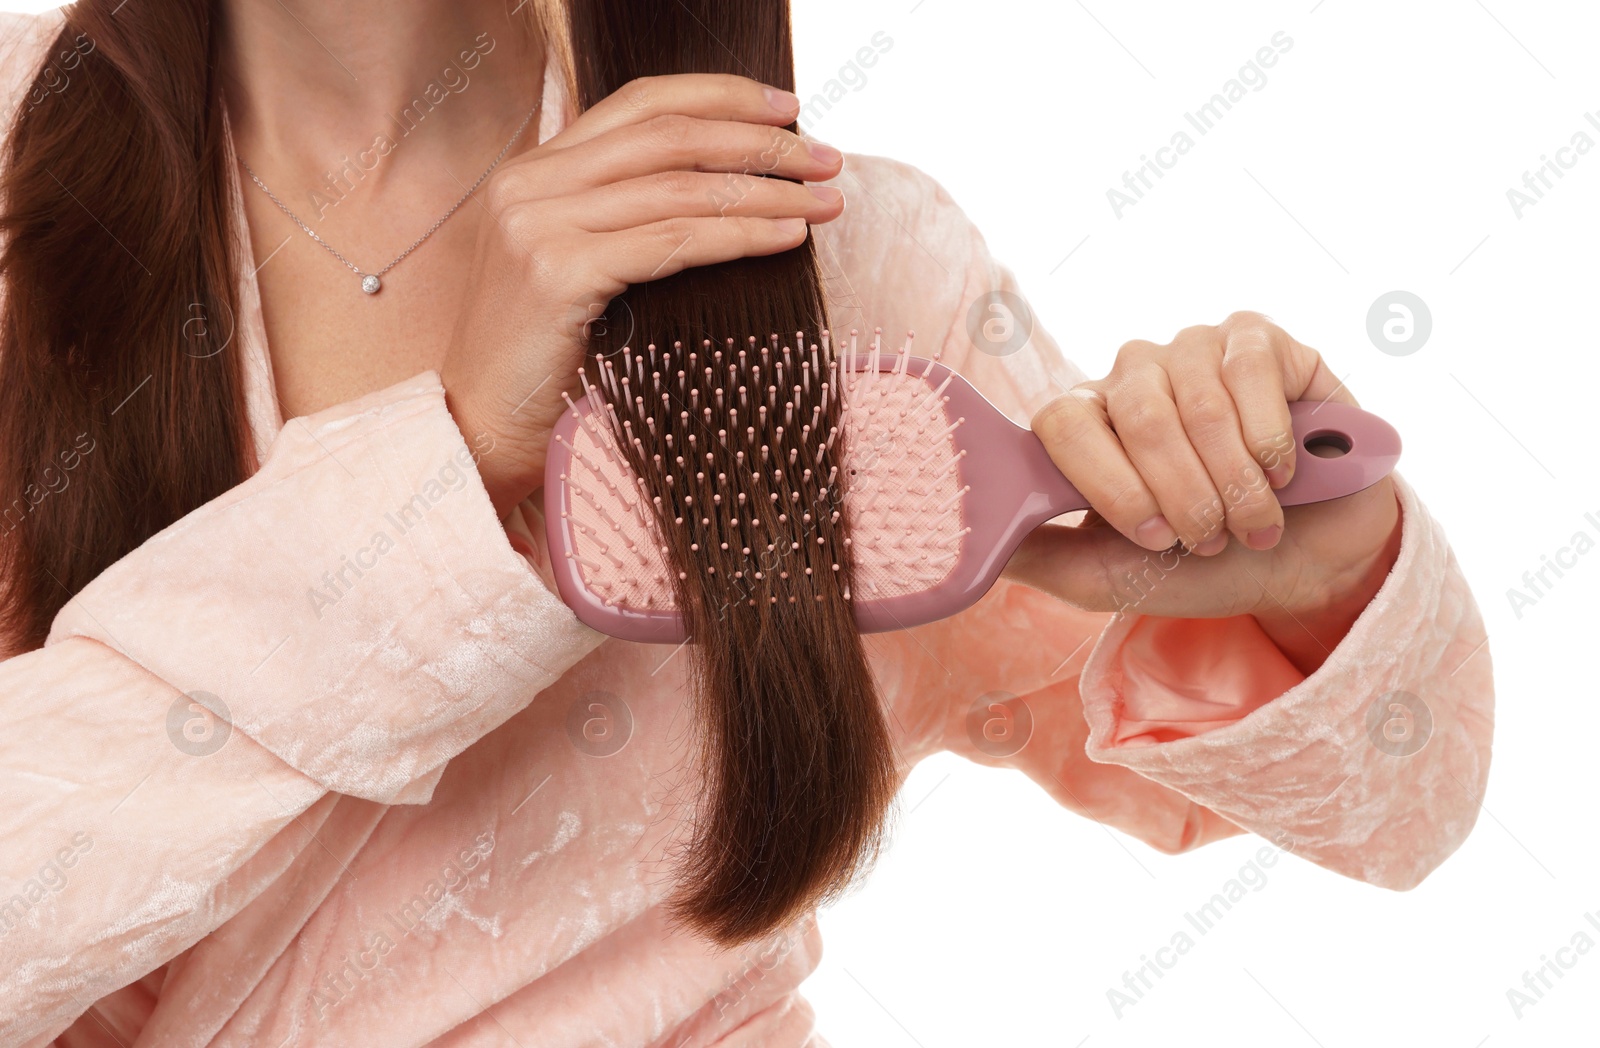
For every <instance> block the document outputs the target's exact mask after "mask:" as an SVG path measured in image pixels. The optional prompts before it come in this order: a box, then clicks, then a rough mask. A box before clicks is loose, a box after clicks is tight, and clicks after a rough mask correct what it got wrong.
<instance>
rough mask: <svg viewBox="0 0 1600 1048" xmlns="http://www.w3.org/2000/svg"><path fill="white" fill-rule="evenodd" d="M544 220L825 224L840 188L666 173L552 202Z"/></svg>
mask: <svg viewBox="0 0 1600 1048" xmlns="http://www.w3.org/2000/svg"><path fill="white" fill-rule="evenodd" d="M551 204H552V205H553V207H551V209H550V211H549V212H548V213H547V215H546V217H547V220H550V221H553V222H555V223H558V224H561V223H565V224H569V225H570V226H572V227H573V228H578V229H584V230H587V231H589V232H594V233H611V232H615V231H617V230H619V229H630V228H632V227H634V226H642V225H648V224H650V223H652V222H659V221H662V220H664V219H669V218H709V217H714V216H722V215H729V216H742V217H747V218H803V219H805V220H806V221H807V222H811V223H820V222H831V221H833V220H834V219H835V218H838V217H839V215H840V214H841V213H842V212H843V211H844V191H843V190H840V189H838V188H837V187H834V186H807V185H802V184H800V183H798V182H790V181H788V180H787V179H782V178H759V177H755V176H747V175H733V174H726V173H724V174H714V173H710V172H699V171H666V172H663V173H661V174H657V175H646V176H644V177H642V178H630V179H627V180H625V181H622V182H613V183H612V184H610V185H607V186H601V187H599V188H598V189H593V190H589V191H587V192H583V193H578V194H575V195H572V196H567V197H562V198H560V199H559V200H557V201H552V202H551Z"/></svg>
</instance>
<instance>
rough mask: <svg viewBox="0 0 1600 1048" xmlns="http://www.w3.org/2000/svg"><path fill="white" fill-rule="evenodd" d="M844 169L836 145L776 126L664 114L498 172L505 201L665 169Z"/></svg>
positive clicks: (816, 174) (810, 176) (828, 173)
mask: <svg viewBox="0 0 1600 1048" xmlns="http://www.w3.org/2000/svg"><path fill="white" fill-rule="evenodd" d="M843 168H844V161H843V158H842V156H841V155H840V153H839V151H838V150H836V149H834V148H833V147H832V146H828V145H824V144H823V143H821V142H806V141H805V140H803V139H802V138H800V137H799V136H798V135H796V134H794V133H793V132H791V131H787V130H785V129H783V128H779V127H762V126H760V125H757V124H747V123H736V122H731V121H726V120H705V119H700V118H697V117H689V116H682V115H678V114H667V115H665V116H658V117H652V118H651V119H650V120H648V121H646V122H644V123H641V124H631V125H628V126H625V127H621V128H618V129H616V130H614V131H608V132H606V133H605V134H603V135H599V136H598V137H596V138H594V139H592V140H590V141H588V142H584V143H583V144H581V145H576V146H573V147H571V148H569V149H563V150H561V151H559V152H555V153H547V154H541V155H539V156H536V157H533V158H532V159H531V160H530V161H529V162H528V163H526V164H523V165H521V166H519V167H516V168H512V169H510V170H507V171H504V172H502V173H501V175H500V177H499V178H497V179H496V187H495V195H496V196H497V197H499V198H501V203H502V205H505V204H510V203H513V202H516V201H519V200H539V199H546V198H549V197H556V196H561V195H564V194H567V193H571V192H574V191H577V190H582V189H592V188H596V187H598V186H603V185H609V184H611V183H613V182H621V181H623V180H625V179H629V178H640V177H643V176H646V175H653V174H659V173H661V172H664V171H717V172H732V173H735V174H737V175H746V176H756V175H775V176H778V177H780V178H789V179H794V180H796V181H806V182H825V181H827V180H829V179H831V178H833V177H834V176H835V175H837V174H838V173H839V172H840V171H841V170H843Z"/></svg>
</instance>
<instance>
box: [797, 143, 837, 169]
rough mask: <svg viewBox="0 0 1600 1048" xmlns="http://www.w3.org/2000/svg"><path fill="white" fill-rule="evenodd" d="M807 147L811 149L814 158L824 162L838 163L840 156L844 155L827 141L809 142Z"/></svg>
mask: <svg viewBox="0 0 1600 1048" xmlns="http://www.w3.org/2000/svg"><path fill="white" fill-rule="evenodd" d="M806 149H807V150H809V151H810V153H811V156H812V157H813V158H814V159H816V160H819V161H821V162H822V163H824V164H837V163H838V162H839V160H840V158H842V157H843V156H844V154H843V153H841V152H839V151H838V150H837V149H835V148H833V147H832V146H830V145H828V143H826V142H807V143H806Z"/></svg>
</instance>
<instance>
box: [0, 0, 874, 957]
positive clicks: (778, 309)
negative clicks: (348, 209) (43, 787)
mask: <svg viewBox="0 0 1600 1048" xmlns="http://www.w3.org/2000/svg"><path fill="white" fill-rule="evenodd" d="M113 4H115V5H116V6H115V10H116V11H117V15H116V17H115V18H112V17H111V11H112V10H113ZM537 9H539V10H541V17H542V19H543V20H544V22H545V24H546V29H547V32H548V31H551V30H552V29H553V30H554V31H556V32H557V33H558V34H559V35H558V36H557V38H556V39H557V42H558V43H560V44H562V45H564V46H563V47H561V48H558V51H560V53H561V54H563V55H564V59H565V61H566V63H567V64H568V66H569V69H568V70H567V74H568V75H569V77H570V79H571V81H572V83H573V86H574V88H575V95H576V99H577V103H578V105H579V107H580V108H588V107H589V106H592V105H593V104H595V103H596V102H598V101H599V100H600V99H602V98H604V97H606V96H607V95H609V94H611V93H612V92H613V91H615V90H616V89H617V88H619V87H621V86H622V85H623V84H625V83H627V82H628V81H629V80H632V79H634V78H636V77H640V76H650V75H660V74H667V73H680V72H726V73H737V74H740V75H744V76H748V77H752V78H754V79H757V80H760V81H762V82H764V83H768V84H772V85H774V86H778V87H783V88H788V89H791V90H792V89H793V87H794V68H793V56H792V45H791V38H790V28H789V6H788V2H787V0H739V2H738V3H736V4H735V3H727V2H722V0H567V2H566V3H561V2H560V0H546V2H544V3H543V4H541V5H540V7H539V8H537ZM66 17H67V21H66V25H65V27H64V28H63V29H62V31H61V33H60V34H59V36H58V38H57V40H56V42H55V46H54V47H53V48H52V50H51V55H52V56H54V55H56V54H58V53H60V52H62V51H63V49H73V48H76V50H77V52H78V53H79V54H80V55H81V58H80V59H78V60H75V61H74V64H75V66H76V67H77V68H76V69H75V71H74V76H73V77H72V82H70V83H69V84H68V85H67V86H66V87H65V88H63V89H61V90H59V91H57V90H54V88H53V85H54V83H55V81H54V80H52V81H50V82H49V83H48V84H47V83H46V81H47V76H48V74H49V68H50V67H49V64H48V61H47V64H46V66H45V68H44V69H43V70H41V72H40V73H39V75H38V76H37V77H36V79H35V83H34V91H33V93H32V94H31V95H30V96H29V98H28V99H27V100H25V101H26V103H27V104H25V106H24V108H23V109H22V110H21V111H20V112H19V114H18V116H17V118H16V124H15V127H14V129H13V132H12V135H11V139H10V142H9V145H8V149H7V155H6V157H5V160H6V170H5V174H4V182H3V192H4V215H3V217H0V231H3V232H4V234H5V235H6V236H7V242H6V245H5V249H4V252H3V254H0V280H3V282H4V283H3V286H4V290H5V295H6V302H5V307H6V308H5V310H4V315H3V317H0V558H3V559H0V630H3V631H4V634H5V635H6V636H8V637H9V638H10V639H11V640H12V643H13V646H14V648H15V649H16V650H26V649H28V648H32V647H36V646H38V645H39V644H40V643H42V642H43V639H44V637H45V635H46V633H47V632H48V629H49V625H50V622H51V620H52V619H53V617H54V615H55V613H56V612H57V611H58V610H59V609H60V607H61V606H62V605H63V604H64V603H65V602H66V601H67V600H68V599H70V597H71V596H72V594H74V593H76V592H77V591H78V590H79V589H80V588H82V586H83V585H84V584H86V583H87V582H88V581H90V580H91V579H93V578H94V577H95V576H96V575H97V574H99V573H100V572H101V571H102V570H104V569H105V568H106V567H107V566H108V565H109V564H111V563H112V562H113V561H115V560H116V559H117V558H119V557H120V556H122V555H123V554H125V553H126V552H128V551H129V550H131V549H133V548H135V547H136V546H138V545H139V544H140V543H142V542H143V541H144V540H145V539H147V538H148V537H149V536H150V535H152V534H154V533H155V532H156V531H159V530H160V529H161V528H163V527H165V526H166V525H168V524H170V523H171V522H173V521H175V520H177V519H178V518H179V517H181V516H183V515H184V514H186V513H188V512H190V511H191V510H193V509H194V508H195V507H197V506H199V505H200V504H202V503H204V502H206V501H207V500H209V499H211V498H214V497H215V496H217V495H219V494H221V493H222V492H224V491H226V490H227V489H228V488H230V487H232V486H234V485H236V484H238V483H239V482H240V481H241V480H243V479H244V478H245V477H246V476H248V475H249V473H250V472H251V471H252V470H253V469H254V467H255V463H254V460H253V453H252V451H251V448H250V443H249V439H248V435H249V434H248V428H247V425H246V419H245V411H244V398H243V392H242V379H241V372H240V367H239V363H238V360H237V357H236V355H235V352H233V351H231V350H232V347H231V346H230V345H229V341H228V340H229V339H230V338H231V332H232V326H233V317H234V316H235V306H236V304H235V284H234V282H235V279H236V277H237V274H238V266H239V265H240V263H239V261H238V260H237V258H236V256H235V254H234V252H235V251H236V249H237V246H236V244H235V242H234V241H235V238H234V236H233V227H232V224H231V222H232V219H231V217H230V211H229V207H228V205H229V201H228V199H227V191H228V187H229V185H230V174H231V173H230V172H229V171H228V170H227V169H226V164H227V162H228V158H227V155H226V140H225V135H224V128H223V124H222V112H223V109H222V97H221V87H220V83H219V77H218V74H217V61H216V59H217V49H218V45H219V39H220V35H221V34H220V32H219V31H218V27H217V24H216V12H215V11H214V10H213V5H212V3H210V2H209V0H172V2H169V3H167V4H162V5H159V6H157V5H139V4H126V5H124V4H120V3H119V2H118V0H79V2H78V3H76V4H74V5H73V6H71V7H70V8H68V9H67V14H66ZM41 87H43V88H44V90H41ZM35 102H36V104H35ZM790 130H793V126H792V125H791V127H790ZM767 166H770V165H763V163H762V162H761V161H759V160H758V159H756V158H752V162H751V165H750V171H751V175H750V177H762V175H763V168H764V167H767ZM130 171H132V172H137V177H128V172H130ZM739 184H740V183H739V182H738V181H737V180H734V181H731V182H730V184H729V185H730V191H729V194H728V195H729V196H732V197H736V196H737V195H738V186H739ZM608 313H609V314H610V315H611V316H612V317H613V318H614V319H616V320H617V322H615V323H612V324H607V325H601V326H597V327H596V328H595V331H596V332H597V333H599V332H605V333H604V334H597V335H596V339H595V343H594V345H593V346H592V347H591V353H592V358H593V359H592V361H591V363H593V362H595V361H599V360H602V359H603V360H612V359H618V357H617V354H618V351H619V350H620V349H621V340H622V339H623V338H625V337H626V336H627V334H628V333H629V332H632V333H633V335H634V338H633V343H634V345H635V346H636V347H638V346H642V343H643V342H644V341H646V340H650V339H653V340H655V341H658V342H660V343H661V344H662V346H663V347H666V346H668V345H670V343H671V342H672V341H674V340H683V341H684V343H685V345H687V346H690V347H700V346H701V345H702V344H703V343H702V340H704V339H714V340H717V343H718V346H719V347H720V346H725V343H723V342H722V340H723V339H726V338H740V339H742V338H743V336H745V335H749V334H761V335H763V336H764V335H765V333H767V332H772V331H776V332H783V333H785V337H786V338H787V336H788V334H789V333H793V332H797V331H799V332H805V333H808V334H809V336H810V337H811V338H812V339H813V340H814V339H815V338H816V336H817V333H818V331H819V330H820V329H821V327H822V326H824V324H825V322H826V316H825V310H824V305H823V295H822V291H821V283H820V279H819V275H818V271H817V266H816V259H815V255H814V253H813V243H812V241H811V239H810V238H809V237H808V238H807V240H806V242H805V243H804V245H802V246H801V247H800V248H797V249H795V250H792V251H789V252H785V253H783V254H781V255H776V256H770V257H764V258H752V259H742V260H738V261H735V262H730V263H725V264H723V265H718V266H711V267H702V268H696V269H690V270H686V271H684V272H683V273H680V274H678V275H676V276H673V277H670V278H666V279H663V280H659V281H655V282H652V283H649V284H645V285H639V286H635V287H633V288H630V289H629V290H628V292H626V293H625V294H624V295H623V296H622V297H621V298H619V299H618V300H617V301H616V302H614V303H612V304H611V307H610V309H609V310H608ZM623 317H626V318H627V319H626V322H623V321H622V319H621V318H623ZM790 341H793V340H790ZM715 348H716V347H714V348H713V349H712V350H710V351H708V353H707V356H708V358H709V356H710V354H711V353H712V352H715ZM737 348H741V347H735V350H734V351H733V352H730V353H729V354H728V360H727V361H726V362H723V361H719V362H718V366H719V368H720V367H722V366H724V364H725V363H726V364H732V363H733V362H734V361H735V360H736V353H737ZM799 348H801V349H806V348H807V347H805V346H804V345H802V346H800V347H799ZM686 352H687V351H686ZM753 360H754V357H753V356H752V357H751V358H749V359H747V361H746V362H745V363H743V364H738V365H737V367H740V368H746V369H747V368H748V367H749V366H751V364H752V363H753ZM818 363H819V365H820V367H819V371H820V372H821V374H818V375H817V378H818V381H817V382H814V383H807V384H806V385H805V386H804V387H803V391H802V393H801V394H799V396H800V397H801V398H802V399H801V403H799V404H797V407H800V408H802V409H803V411H802V412H801V413H802V414H804V415H808V416H809V415H810V414H811V413H812V409H813V408H815V409H816V411H817V412H818V417H819V418H820V419H821V420H822V421H821V424H820V425H819V427H818V430H817V432H818V433H819V434H827V433H828V431H830V430H832V429H835V428H836V427H837V426H838V411H839V401H838V397H837V393H836V391H835V392H834V394H833V395H831V396H829V395H827V394H825V393H824V391H823V389H822V379H823V378H824V377H825V374H826V370H827V361H826V360H825V359H823V358H821V357H820V356H819V360H818ZM705 364H706V365H707V366H709V365H710V364H711V360H710V359H707V360H706V361H705ZM695 374H696V378H695V380H696V381H699V377H700V372H698V371H696V373H695ZM747 374H748V371H747V370H746V371H739V372H736V373H735V374H734V375H733V376H732V380H734V381H737V380H738V379H740V378H741V377H743V376H745V375H747ZM722 380H723V376H721V375H720V374H718V375H715V376H712V377H711V378H708V379H707V382H708V383H710V384H709V385H706V386H705V387H704V390H703V392H704V393H705V394H706V395H707V396H708V397H709V395H710V393H711V392H712V387H713V386H714V385H716V384H718V383H720V382H721V381H722ZM624 407H626V405H624ZM113 416H114V417H113ZM836 437H837V439H836V440H834V441H833V442H832V443H831V444H829V445H827V446H824V447H822V448H821V449H820V451H818V452H817V454H820V455H821V456H822V457H821V458H819V459H818V460H817V461H818V465H817V466H816V468H815V470H814V474H813V475H812V476H810V477H804V478H802V477H799V476H796V477H795V478H792V484H791V487H792V491H791V488H785V489H784V490H785V491H786V492H791V493H792V494H793V495H795V496H796V497H797V504H799V505H803V506H809V507H813V508H815V509H816V512H815V513H814V514H812V513H804V512H796V513H793V514H792V515H788V516H787V517H786V518H783V519H780V518H779V517H776V516H774V517H770V519H767V520H766V521H765V522H764V523H759V524H755V525H752V521H750V520H746V521H745V522H744V523H743V525H742V528H743V532H742V534H743V535H744V536H745V539H746V540H747V541H755V540H757V539H759V540H760V542H759V543H758V545H760V546H763V547H767V548H770V549H773V550H782V551H784V556H785V558H786V559H785V564H784V567H780V568H779V569H778V570H777V571H776V572H772V571H769V572H764V573H763V577H762V579H761V581H760V584H759V585H754V586H753V585H752V581H751V579H749V578H746V579H744V580H743V582H742V584H741V585H739V586H737V587H735V588H733V589H730V587H729V586H728V585H727V584H726V582H725V581H724V580H728V579H730V578H733V577H735V572H736V571H738V565H737V563H736V559H737V555H738V553H737V550H734V551H730V552H723V551H721V550H720V543H715V542H704V543H702V542H697V541H695V538H696V536H697V535H698V537H699V538H701V539H704V538H705V537H706V536H705V530H704V529H703V528H702V527H701V526H700V525H699V524H698V522H697V521H696V520H694V519H693V518H692V516H691V519H690V520H689V523H688V526H687V527H686V528H674V527H672V526H671V525H672V523H673V520H672V515H673V512H674V511H673V509H672V508H671V507H672V500H671V498H670V496H672V494H673V490H674V489H673V488H672V486H671V485H669V484H667V482H666V480H665V475H664V474H663V473H662V472H660V471H654V472H653V471H651V470H650V469H648V468H644V462H643V461H642V462H641V469H640V473H641V476H643V477H644V479H645V480H646V482H647V483H648V484H649V485H650V486H651V489H652V493H653V494H658V495H663V496H668V497H667V499H666V503H665V504H666V506H667V507H668V508H667V510H666V511H665V513H666V517H665V518H664V519H663V524H664V525H666V526H665V527H664V529H663V533H664V535H668V536H671V538H670V541H669V542H668V550H669V559H670V561H671V562H672V566H673V568H674V569H675V572H681V573H682V574H683V575H684V579H683V580H682V581H681V582H680V584H679V585H678V587H677V594H676V596H677V599H678V603H679V605H680V606H681V607H682V608H683V611H684V615H685V618H686V620H687V623H688V627H689V631H690V633H691V636H692V637H693V639H694V641H695V643H694V644H693V645H691V650H692V652H693V656H692V667H693V672H692V673H691V681H692V685H693V688H694V692H695V697H694V699H695V703H696V709H697V711H698V716H697V722H698V724H699V727H700V731H699V733H698V736H697V740H698V754H697V755H698V758H699V759H698V766H699V768H700V769H701V771H702V772H703V781H704V787H705V795H704V797H703V798H702V799H701V800H700V802H699V803H698V804H697V805H696V810H695V818H694V820H693V823H692V835H691V838H690V839H689V840H688V841H687V842H686V845H685V848H684V851H683V856H682V861H681V863H680V864H679V867H678V874H679V884H678V887H677V890H676V892H675V894H674V895H673V897H672V899H671V909H672V913H673V915H674V917H675V918H676V919H678V920H680V921H682V922H683V923H685V924H687V925H689V926H691V927H693V928H695V929H697V930H699V931H701V932H702V933H704V934H706V935H708V936H710V937H711V938H713V939H714V940H716V941H718V942H720V943H723V944H733V943H737V942H742V941H745V940H748V939H751V938H755V937H758V936H760V935H763V934H766V933H768V932H770V931H772V930H774V929H776V928H779V927H781V926H783V925H784V924H786V923H788V922H789V921H791V920H793V919H795V918H797V917H799V916H800V915H802V914H803V913H805V912H806V911H807V910H809V909H810V908H812V907H814V906H816V905H818V904H819V903H821V902H824V901H826V900H828V899H829V898H831V897H833V896H835V895H836V894H838V893H839V892H840V891H842V890H843V889H844V888H845V887H847V886H848V885H849V883H850V882H851V881H852V879H853V877H854V876H855V875H856V874H858V873H859V872H860V871H861V870H863V869H864V868H865V867H866V866H867V865H868V864H870V862H871V860H872V858H873V857H874V856H875V855H876V854H877V852H878V850H879V848H880V847H881V845H882V842H883V826H884V820H885V816H886V815H887V813H888V811H889V808H890V805H891V804H892V802H893V797H894V792H895V785H896V781H897V776H896V773H895V766H894V756H893V749H892V745H891V742H890V737H889V733H888V729H887V726H886V724H885V721H884V716H883V712H882V709H881V707H880V705H879V702H878V697H877V695H876V692H875V689H874V686H873V681H872V676H871V674H870V672H869V670H868V667H867V663H866V659H865V655H864V653H863V650H862V643H861V639H860V636H859V635H858V634H857V632H856V630H855V629H854V622H853V616H852V613H851V610H850V605H849V602H848V599H847V597H846V594H847V592H848V586H849V580H850V571H851V562H850V557H849V547H848V543H847V541H846V536H847V534H848V521H847V520H846V519H844V517H843V516H842V502H840V500H839V494H840V485H841V484H842V482H843V477H842V476H838V475H837V474H834V475H833V478H832V479H830V473H831V472H832V467H833V466H834V465H836V464H837V463H838V462H839V461H841V456H842V454H843V448H844V444H843V436H842V435H836ZM787 439H788V440H789V441H790V443H791V444H793V443H795V442H796V441H798V439H799V437H798V435H797V434H795V433H791V434H790V435H789V436H788V438H787ZM785 446H786V447H787V446H788V445H785ZM86 448H87V449H88V450H85V449H86ZM650 450H651V451H657V450H663V448H662V447H652V448H651V449H650ZM804 450H806V451H807V453H808V455H811V454H812V453H813V450H814V449H809V448H808V449H804ZM69 455H70V456H72V457H71V458H70V462H71V466H70V467H69V466H68V465H67V462H68V461H69V458H67V457H66V456H69ZM731 472H732V473H733V474H734V479H733V481H732V484H733V485H734V487H733V488H732V489H730V490H731V491H733V492H738V491H746V490H747V491H748V492H749V493H750V494H752V495H754V494H756V493H757V491H758V489H759V490H761V491H765V490H766V489H765V488H764V487H762V484H763V483H765V481H764V480H763V478H761V477H759V476H756V475H753V474H748V471H747V472H745V473H740V472H739V471H731ZM838 472H839V473H842V472H843V471H838ZM63 477H64V478H66V483H64V484H59V478H63ZM52 478H56V479H52ZM767 479H768V480H770V478H767ZM58 484H59V486H58ZM678 490H682V488H681V487H680V488H679V489H678ZM41 492H43V495H42V496H41ZM679 508H680V509H681V506H680V507H679ZM8 509H12V510H13V512H12V513H11V514H10V515H9V516H8V515H7V513H6V511H7V510H8ZM836 514H837V515H836ZM724 526H725V522H723V521H718V522H717V523H716V524H714V525H713V526H712V530H715V528H718V527H724ZM791 550H792V551H794V555H793V556H791V555H790V551H791ZM833 565H838V569H837V570H834V568H833ZM803 566H809V567H813V568H815V569H816V570H815V571H813V572H812V573H810V574H807V573H806V572H804V571H803V570H802V567H803ZM707 568H712V569H714V571H711V572H708V571H707V570H706V569H707ZM784 568H792V569H793V570H784ZM819 579H820V581H819ZM791 598H792V599H791Z"/></svg>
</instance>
